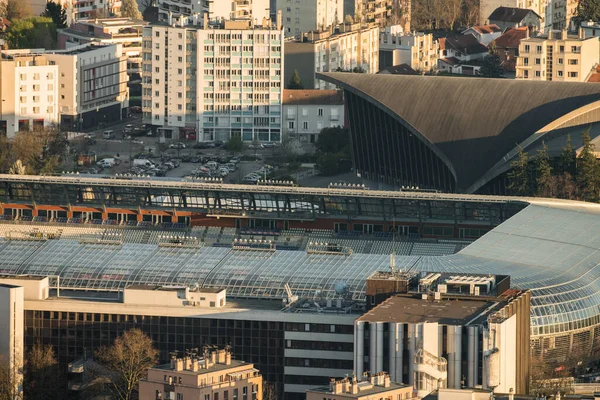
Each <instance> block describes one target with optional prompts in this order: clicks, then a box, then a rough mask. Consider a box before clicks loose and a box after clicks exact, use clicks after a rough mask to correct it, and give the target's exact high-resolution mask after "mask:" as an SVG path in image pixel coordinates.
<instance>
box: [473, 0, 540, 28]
mask: <svg viewBox="0 0 600 400" xmlns="http://www.w3.org/2000/svg"><path fill="white" fill-rule="evenodd" d="M499 7H508V8H521V9H528V10H531V11H533V12H534V13H536V14H537V15H538V16H539V17H540V27H541V28H540V29H542V30H543V29H544V27H545V26H546V25H547V24H546V8H547V7H550V4H549V0H481V2H480V4H479V24H480V25H485V24H486V23H488V21H489V23H493V22H492V21H491V19H492V18H490V17H491V16H492V14H493V13H494V11H496V9H497V8H499Z"/></svg>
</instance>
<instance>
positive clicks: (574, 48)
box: [523, 44, 581, 53]
mask: <svg viewBox="0 0 600 400" xmlns="http://www.w3.org/2000/svg"><path fill="white" fill-rule="evenodd" d="M548 47H549V50H550V51H552V46H548ZM558 49H559V50H558V51H559V53H564V52H565V46H559V47H558ZM523 50H524V53H529V52H530V51H531V46H530V45H528V44H526V45H524V46H523ZM535 51H536V53H541V52H542V46H541V45H538V46H536V47H535ZM571 53H581V46H571Z"/></svg>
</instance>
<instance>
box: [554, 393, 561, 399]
mask: <svg viewBox="0 0 600 400" xmlns="http://www.w3.org/2000/svg"><path fill="white" fill-rule="evenodd" d="M554 398H555V400H560V399H561V398H562V397H561V396H560V392H556V397H554Z"/></svg>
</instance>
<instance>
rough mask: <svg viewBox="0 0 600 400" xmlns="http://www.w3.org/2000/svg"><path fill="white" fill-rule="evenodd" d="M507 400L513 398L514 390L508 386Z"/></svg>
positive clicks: (512, 399) (513, 399)
mask: <svg viewBox="0 0 600 400" xmlns="http://www.w3.org/2000/svg"><path fill="white" fill-rule="evenodd" d="M508 400H515V391H514V390H513V388H510V390H509V391H508Z"/></svg>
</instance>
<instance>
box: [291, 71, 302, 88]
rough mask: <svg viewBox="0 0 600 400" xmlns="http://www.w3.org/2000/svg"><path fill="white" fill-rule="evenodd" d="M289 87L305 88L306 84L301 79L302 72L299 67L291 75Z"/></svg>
mask: <svg viewBox="0 0 600 400" xmlns="http://www.w3.org/2000/svg"><path fill="white" fill-rule="evenodd" d="M288 89H304V86H303V85H302V82H301V81H300V74H299V73H298V70H297V69H295V70H294V73H292V76H291V77H290V81H289V82H288Z"/></svg>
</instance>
